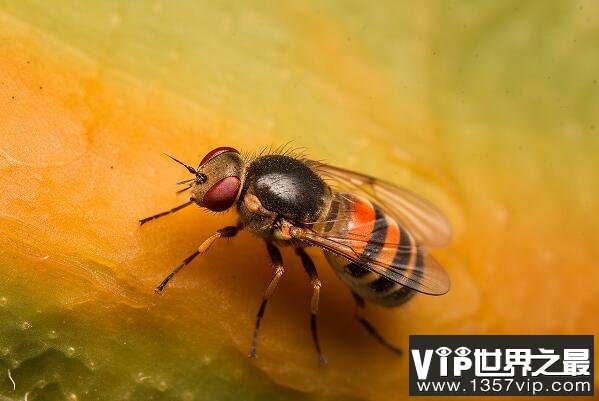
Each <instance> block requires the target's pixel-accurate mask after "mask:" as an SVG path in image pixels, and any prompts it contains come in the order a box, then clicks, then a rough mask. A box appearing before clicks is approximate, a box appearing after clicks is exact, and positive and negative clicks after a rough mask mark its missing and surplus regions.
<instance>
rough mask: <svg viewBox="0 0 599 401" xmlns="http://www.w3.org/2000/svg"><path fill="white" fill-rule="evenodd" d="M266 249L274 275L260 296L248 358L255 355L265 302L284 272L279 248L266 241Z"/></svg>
mask: <svg viewBox="0 0 599 401" xmlns="http://www.w3.org/2000/svg"><path fill="white" fill-rule="evenodd" d="M266 250H267V251H268V255H269V256H270V260H271V263H272V266H273V267H274V268H275V275H274V277H273V278H272V280H271V281H270V284H269V285H268V287H267V288H266V291H264V295H263V296H262V303H261V304H260V308H259V309H258V313H257V314H256V326H255V328H254V335H253V337H252V349H251V350H250V355H249V357H250V358H255V357H256V347H257V344H258V331H259V330H260V322H261V320H262V317H263V316H264V311H265V310H266V303H267V302H268V300H269V299H270V297H271V296H272V294H273V293H274V292H275V289H276V288H277V285H278V284H279V280H280V279H281V277H282V276H283V273H284V272H285V268H284V267H283V257H282V256H281V252H280V251H279V248H277V247H276V246H274V245H273V244H272V243H271V242H268V241H267V242H266Z"/></svg>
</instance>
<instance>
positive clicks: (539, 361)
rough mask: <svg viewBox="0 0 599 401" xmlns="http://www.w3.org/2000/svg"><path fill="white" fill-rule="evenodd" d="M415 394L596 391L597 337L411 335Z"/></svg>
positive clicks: (412, 390) (412, 377) (410, 361)
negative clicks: (594, 361) (595, 355)
mask: <svg viewBox="0 0 599 401" xmlns="http://www.w3.org/2000/svg"><path fill="white" fill-rule="evenodd" d="M409 357H410V360H409V363H410V395H412V396H414V395H568V396H573V395H585V396H588V395H593V393H594V388H593V336H410V355H409Z"/></svg>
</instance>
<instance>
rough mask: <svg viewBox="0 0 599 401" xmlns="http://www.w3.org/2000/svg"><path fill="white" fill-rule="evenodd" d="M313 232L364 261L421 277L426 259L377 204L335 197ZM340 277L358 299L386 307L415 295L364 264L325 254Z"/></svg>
mask: <svg viewBox="0 0 599 401" xmlns="http://www.w3.org/2000/svg"><path fill="white" fill-rule="evenodd" d="M314 230H315V231H317V232H319V233H320V234H322V235H325V236H326V237H328V238H335V241H336V242H338V243H341V244H343V245H346V246H349V247H351V248H352V249H353V250H354V251H355V253H356V254H357V256H358V257H359V258H361V259H362V260H376V261H377V262H378V266H384V268H385V267H386V269H389V266H404V267H405V274H407V275H408V276H409V275H410V274H412V275H414V278H417V277H418V273H419V271H418V270H419V269H416V270H415V269H414V268H415V267H421V266H422V264H423V263H424V262H423V255H422V254H421V251H420V250H419V248H418V247H417V246H416V242H415V240H414V238H413V237H412V236H411V235H410V234H409V233H408V232H407V231H406V230H404V229H403V228H402V227H400V226H399V225H398V224H397V222H396V221H395V220H394V219H392V218H391V217H389V216H388V215H386V214H385V213H384V212H383V211H382V210H381V209H380V208H379V207H378V206H377V205H376V204H374V203H372V202H370V201H369V200H367V199H365V198H362V197H359V196H356V195H353V194H350V193H335V194H334V195H333V200H332V202H331V206H330V208H329V212H328V216H327V217H326V218H325V219H323V221H322V222H320V223H319V224H318V225H317V226H315V227H314ZM325 256H326V258H327V260H328V261H329V263H330V264H331V265H332V266H333V268H334V269H335V271H336V272H337V274H338V275H339V277H340V278H341V279H342V280H343V281H344V282H345V283H346V284H347V285H348V286H349V287H350V288H351V289H352V291H353V292H355V293H356V294H357V295H359V296H361V297H362V298H364V299H367V300H369V301H371V302H374V303H377V304H380V305H383V306H388V307H391V306H397V305H400V304H402V303H404V302H405V301H407V300H408V299H409V298H410V297H412V296H413V295H414V293H415V291H414V290H412V289H410V288H408V287H405V286H403V285H401V284H397V283H395V282H394V281H392V280H390V279H388V278H386V277H385V276H384V275H382V274H379V273H375V272H373V271H371V270H369V269H368V268H367V267H366V266H365V265H364V264H363V263H360V262H352V261H350V260H348V259H347V258H344V257H341V256H338V255H336V254H334V253H332V252H330V251H325Z"/></svg>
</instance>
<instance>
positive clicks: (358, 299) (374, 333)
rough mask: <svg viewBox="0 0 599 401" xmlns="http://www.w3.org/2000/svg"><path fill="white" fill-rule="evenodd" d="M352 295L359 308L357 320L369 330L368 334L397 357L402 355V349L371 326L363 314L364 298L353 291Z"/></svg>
mask: <svg viewBox="0 0 599 401" xmlns="http://www.w3.org/2000/svg"><path fill="white" fill-rule="evenodd" d="M352 295H353V296H354V299H355V301H356V308H357V309H356V319H358V321H359V322H360V323H361V324H362V326H364V327H365V328H366V330H368V333H370V335H372V336H373V337H374V338H375V339H376V340H377V341H378V342H380V343H381V344H382V345H383V346H385V347H386V348H388V349H389V350H391V351H393V352H395V353H396V354H397V355H401V353H402V352H401V349H399V348H397V347H396V346H395V345H393V344H391V343H390V342H389V341H387V340H386V339H385V338H384V337H383V336H381V335H380V333H379V332H378V330H377V329H376V328H375V327H374V326H373V325H372V324H370V322H369V321H368V320H366V318H364V316H363V314H364V308H365V306H366V305H365V303H364V298H362V297H361V296H359V295H358V294H356V293H355V292H353V291H352Z"/></svg>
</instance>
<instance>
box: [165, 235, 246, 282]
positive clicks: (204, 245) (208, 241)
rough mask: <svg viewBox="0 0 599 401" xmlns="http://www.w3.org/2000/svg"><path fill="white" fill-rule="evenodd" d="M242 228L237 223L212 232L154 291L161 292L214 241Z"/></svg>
mask: <svg viewBox="0 0 599 401" xmlns="http://www.w3.org/2000/svg"><path fill="white" fill-rule="evenodd" d="M241 228H242V227H241V226H240V225H237V226H227V227H223V228H221V229H220V230H217V231H216V232H215V233H214V234H212V235H211V236H210V237H208V238H207V239H206V240H205V241H204V242H202V244H201V245H200V246H199V247H198V250H197V251H195V252H194V253H192V254H191V255H189V256H188V257H187V258H186V259H185V260H184V261H183V262H181V264H180V265H179V266H177V267H175V268H174V269H173V271H171V272H170V273H169V275H168V276H166V277H165V279H164V280H162V283H160V285H159V286H158V287H156V289H155V290H154V291H156V292H157V293H161V292H162V290H163V289H164V287H165V286H166V285H167V284H168V282H169V281H171V279H172V278H173V277H174V276H175V274H177V273H179V271H181V269H183V268H184V267H185V266H187V265H188V264H189V263H190V262H191V261H192V260H194V259H195V257H196V256H198V255H200V254H202V253H205V252H206V251H207V250H208V249H209V248H210V246H211V245H212V244H213V243H214V241H216V240H217V239H219V238H230V237H233V236H235V235H236V234H237V233H238V232H239V231H240V230H241Z"/></svg>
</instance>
